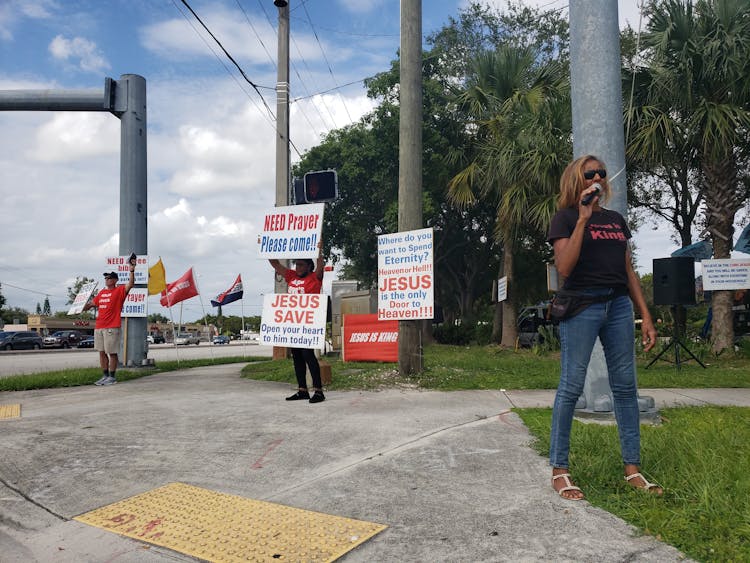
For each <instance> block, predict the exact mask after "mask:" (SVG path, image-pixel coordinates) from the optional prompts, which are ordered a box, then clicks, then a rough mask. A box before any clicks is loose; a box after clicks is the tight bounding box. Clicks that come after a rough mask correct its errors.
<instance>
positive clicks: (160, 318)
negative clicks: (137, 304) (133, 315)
mask: <svg viewBox="0 0 750 563" xmlns="http://www.w3.org/2000/svg"><path fill="white" fill-rule="evenodd" d="M148 322H150V323H168V322H169V319H168V318H167V317H165V316H164V315H162V314H161V313H151V314H150V315H149V316H148Z"/></svg>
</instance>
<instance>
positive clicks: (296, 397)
mask: <svg viewBox="0 0 750 563" xmlns="http://www.w3.org/2000/svg"><path fill="white" fill-rule="evenodd" d="M309 398H310V393H308V392H307V391H297V392H296V393H295V394H294V395H291V396H289V397H287V398H286V400H287V401H302V400H304V399H309Z"/></svg>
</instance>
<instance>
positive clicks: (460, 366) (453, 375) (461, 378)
mask: <svg viewBox="0 0 750 563" xmlns="http://www.w3.org/2000/svg"><path fill="white" fill-rule="evenodd" d="M655 355H656V354H655V353H652V354H649V355H647V356H642V357H639V360H638V385H639V386H640V387H641V388H644V389H645V388H655V387H671V388H675V387H687V388H710V387H750V358H748V357H745V356H744V355H741V354H731V355H730V354H727V355H725V356H721V357H720V358H718V359H717V358H712V359H711V360H710V361H709V364H708V367H707V369H703V368H702V367H701V366H700V365H698V364H697V363H696V362H694V361H691V362H685V363H683V364H682V367H681V369H680V370H679V371H678V370H676V369H675V367H674V365H672V364H669V363H667V362H662V361H661V360H660V361H658V362H657V363H655V364H654V365H653V366H652V367H650V368H649V369H644V367H645V365H646V364H647V363H648V362H649V361H650V360H651V359H652V358H653V357H654V356H655ZM327 361H328V362H329V363H330V364H331V372H332V380H333V382H332V383H331V384H330V385H327V386H326V387H328V388H329V389H374V388H380V387H388V386H409V387H414V386H416V387H420V388H422V389H438V390H441V391H456V390H461V389H555V388H556V387H557V382H558V379H559V377H560V355H559V353H547V354H538V353H535V352H534V351H531V350H519V351H513V350H503V349H501V348H499V347H497V346H484V347H481V346H445V345H433V346H428V347H427V348H426V349H425V352H424V372H423V373H422V374H420V375H419V376H416V377H401V376H400V375H399V374H398V371H397V370H398V365H397V364H392V363H356V362H346V363H345V362H342V361H341V360H339V359H336V358H327ZM242 374H243V376H244V377H248V378H251V379H260V380H264V381H284V382H289V383H293V382H294V375H293V374H294V369H293V367H292V361H291V360H280V361H276V362H271V363H262V364H251V365H248V366H246V367H245V368H244V369H243V370H242Z"/></svg>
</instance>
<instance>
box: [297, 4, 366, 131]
mask: <svg viewBox="0 0 750 563" xmlns="http://www.w3.org/2000/svg"><path fill="white" fill-rule="evenodd" d="M302 7H303V8H304V10H305V15H306V16H307V21H308V22H310V29H312V32H313V35H314V36H315V41H317V42H318V47H320V52H321V53H322V54H323V59H324V60H325V62H326V65H327V66H328V72H330V73H331V78H332V79H333V84H334V85H335V86H338V83H337V82H336V77H335V76H334V75H333V69H332V68H331V63H330V62H328V57H327V56H326V52H325V50H324V49H323V44H322V43H321V42H320V38H319V37H318V32H317V31H315V26H314V25H313V22H312V18H310V12H308V11H307V6H306V5H305V4H302ZM341 103H342V104H343V106H344V110H345V111H346V115H347V116H348V117H349V123H352V122H353V121H354V119H352V114H351V113H349V108H348V107H347V105H346V100H345V99H344V97H343V96H341Z"/></svg>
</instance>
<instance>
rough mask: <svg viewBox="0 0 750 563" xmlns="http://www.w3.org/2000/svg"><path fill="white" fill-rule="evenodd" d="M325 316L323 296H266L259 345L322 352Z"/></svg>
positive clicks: (326, 300)
mask: <svg viewBox="0 0 750 563" xmlns="http://www.w3.org/2000/svg"><path fill="white" fill-rule="evenodd" d="M327 312H328V297H327V296H326V295H320V294H319V293H313V294H305V293H301V294H297V293H268V294H266V295H265V296H263V314H262V316H261V321H260V344H263V345H265V346H281V347H289V348H316V349H319V350H322V349H323V347H324V345H325V334H326V313H327Z"/></svg>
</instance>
